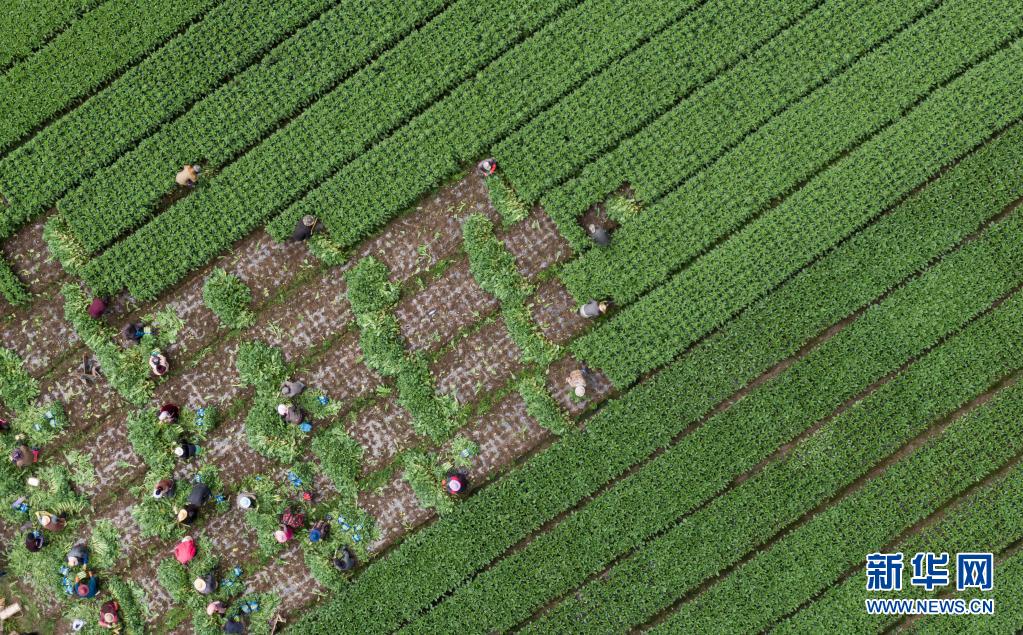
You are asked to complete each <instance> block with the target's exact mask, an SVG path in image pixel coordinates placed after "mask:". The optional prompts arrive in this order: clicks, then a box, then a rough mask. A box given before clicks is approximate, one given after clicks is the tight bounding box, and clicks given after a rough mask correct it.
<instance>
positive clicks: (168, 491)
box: [153, 478, 174, 498]
mask: <svg viewBox="0 0 1023 635" xmlns="http://www.w3.org/2000/svg"><path fill="white" fill-rule="evenodd" d="M165 496H174V481H173V480H172V479H169V478H164V479H160V480H159V481H157V482H156V487H154V488H153V498H163V497H165Z"/></svg>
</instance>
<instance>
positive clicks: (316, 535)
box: [309, 519, 330, 542]
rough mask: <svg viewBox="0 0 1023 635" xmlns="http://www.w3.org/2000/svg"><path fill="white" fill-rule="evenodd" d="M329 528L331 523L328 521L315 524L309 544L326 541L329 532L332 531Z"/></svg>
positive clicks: (310, 532) (311, 530) (310, 531)
mask: <svg viewBox="0 0 1023 635" xmlns="http://www.w3.org/2000/svg"><path fill="white" fill-rule="evenodd" d="M329 527H330V523H328V522H327V521H326V520H322V519H321V520H318V521H316V522H315V523H314V524H313V527H312V529H310V530H309V542H320V541H321V540H326V539H327V532H328V531H330V529H329Z"/></svg>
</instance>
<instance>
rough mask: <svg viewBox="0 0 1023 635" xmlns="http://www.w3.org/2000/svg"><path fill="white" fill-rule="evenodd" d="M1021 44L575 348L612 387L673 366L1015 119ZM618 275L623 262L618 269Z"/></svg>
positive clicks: (1021, 78) (1021, 79)
mask: <svg viewBox="0 0 1023 635" xmlns="http://www.w3.org/2000/svg"><path fill="white" fill-rule="evenodd" d="M1021 63H1023V41H1017V42H1016V43H1014V44H1013V45H1012V46H1011V47H1009V48H1006V49H1004V50H1002V51H1001V52H999V53H998V54H996V55H995V56H994V57H992V58H990V59H989V60H987V61H986V62H984V63H982V64H980V65H979V66H977V67H975V68H974V69H973V70H971V71H970V72H969V73H967V74H965V75H963V76H962V77H960V78H959V79H957V80H956V81H954V82H953V83H952V84H950V85H949V86H948V88H947V89H944V90H941V91H940V92H938V93H935V94H934V95H933V96H932V97H931V98H930V99H928V100H926V101H925V102H923V103H922V104H921V105H920V106H919V107H917V108H916V109H914V110H913V111H912V113H911V114H909V115H908V116H907V117H906V118H904V119H902V120H900V121H899V122H898V124H896V125H895V126H893V127H892V128H890V129H889V130H888V131H886V132H885V133H884V134H882V135H880V136H878V137H876V138H875V139H873V140H872V141H870V142H868V143H866V144H864V145H863V146H862V147H861V148H860V149H858V150H857V151H855V152H853V153H852V154H850V155H848V156H847V157H846V158H845V159H843V160H842V161H841V162H840V163H839V164H837V165H836V166H835V167H834V168H833V169H831V170H829V171H827V172H826V173H825V174H824V175H822V177H821V178H819V179H815V180H814V181H812V182H811V183H810V184H808V185H807V186H806V187H804V188H803V189H801V190H800V191H799V192H797V193H796V194H794V195H793V196H791V197H790V198H789V199H787V200H786V201H785V202H784V203H783V204H781V205H779V206H778V207H775V208H773V209H772V210H770V211H769V212H768V213H766V214H764V215H763V216H761V217H760V218H758V219H757V220H755V221H754V222H752V223H750V224H749V225H747V226H746V227H744V228H743V229H742V230H741V231H740V232H738V233H736V234H735V235H734V236H732V237H731V238H730V239H729V240H727V241H726V242H724V243H723V244H721V245H720V246H718V247H717V248H715V249H714V250H713V251H711V252H710V253H709V254H708V255H706V256H705V257H703V258H701V259H700V260H698V261H697V262H696V263H695V264H694V265H693V266H692V267H690V268H688V269H686V270H684V271H682V272H680V273H679V274H678V275H676V276H675V277H673V278H672V279H671V280H670V281H669V282H667V283H666V284H664V285H663V286H661V287H658V288H657V289H656V290H655V291H653V292H651V293H650V294H649V295H647V296H645V297H644V298H643V299H642V300H641V301H639V302H637V303H635V304H633V305H631V306H629V307H627V308H626V309H624V310H623V311H622V312H621V313H619V314H618V315H616V316H615V317H614V318H613V319H612V320H610V321H609V322H605V323H604V324H602V325H601V326H599V327H598V328H597V329H595V330H594V331H591V332H590V333H588V334H586V335H584V336H583V337H581V338H580V339H578V340H576V342H575V343H574V345H573V350H574V352H575V353H576V354H577V355H578V356H579V357H580V358H582V359H584V360H586V361H587V362H588V363H590V364H591V365H592V366H596V367H599V368H601V369H603V370H604V371H605V372H606V373H607V374H608V376H609V377H610V378H611V380H612V381H613V382H615V384H617V385H619V386H621V385H627V384H629V383H630V382H632V381H634V380H635V379H636V378H637V377H638V376H639V375H640V374H641V373H643V372H645V371H647V370H649V369H650V368H652V367H655V366H657V365H659V364H663V363H665V362H667V361H668V360H670V359H671V358H673V357H674V356H675V355H676V354H677V353H678V352H679V351H680V350H682V349H684V348H685V347H686V346H688V345H689V343H691V342H692V341H694V340H696V339H698V338H699V337H700V336H702V335H703V334H705V333H706V332H708V331H709V330H711V329H713V328H714V327H715V326H717V325H719V324H721V323H722V322H723V321H725V320H726V319H728V317H729V316H730V315H733V314H734V313H735V312H736V311H737V310H739V309H740V308H741V307H743V306H744V305H746V304H748V303H749V302H751V301H753V300H755V299H756V298H757V297H759V296H760V295H762V294H763V293H765V292H767V291H768V290H770V289H771V288H772V287H773V286H775V285H777V284H778V283H780V282H781V281H783V280H784V279H785V278H786V277H788V276H789V275H791V273H792V272H794V271H797V270H798V269H800V268H801V267H803V266H805V264H806V263H807V262H809V261H811V260H812V259H813V258H815V257H817V256H818V255H820V254H821V253H823V252H824V251H826V250H827V249H829V248H830V247H832V246H833V245H835V244H837V243H838V242H839V241H840V240H842V239H843V238H845V237H846V236H848V235H850V234H852V233H854V232H855V230H856V229H857V228H859V227H861V226H862V225H863V224H864V223H866V222H868V221H869V220H870V219H871V217H873V216H874V215H876V214H879V213H881V212H882V211H883V210H884V209H885V208H886V207H889V206H890V205H893V204H895V203H896V202H898V200H899V199H900V198H902V197H903V196H905V195H908V194H909V193H910V192H911V191H912V190H913V188H914V187H916V186H917V185H918V184H920V183H921V182H924V181H925V180H926V179H927V178H928V177H929V176H931V175H933V174H935V173H936V172H938V171H939V170H940V169H941V168H942V166H944V165H947V164H949V163H951V162H954V161H955V160H956V159H957V158H958V157H960V156H961V155H963V154H965V153H966V152H967V151H969V150H970V149H971V148H973V147H975V146H976V145H978V144H979V143H981V142H982V141H984V139H986V138H987V137H989V136H990V135H991V134H992V133H993V132H995V131H997V130H999V129H1001V128H1003V127H1005V126H1007V125H1009V124H1010V123H1012V122H1013V120H1015V119H1018V118H1019V117H1020V116H1021V115H1023V104H1021V103H1020V101H1019V100H1018V99H1017V98H1016V97H1017V96H1018V95H1019V94H1020V93H1021V91H1023V75H1021V74H1020V73H1018V72H1017V71H1018V69H1019V67H1020V64H1021ZM622 265H623V267H624V266H625V263H622Z"/></svg>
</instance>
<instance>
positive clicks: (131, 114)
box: [0, 0, 334, 237]
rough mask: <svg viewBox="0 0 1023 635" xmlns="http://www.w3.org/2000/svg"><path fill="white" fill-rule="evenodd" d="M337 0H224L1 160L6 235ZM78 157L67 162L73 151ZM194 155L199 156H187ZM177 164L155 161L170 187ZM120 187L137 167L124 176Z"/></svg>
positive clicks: (2, 232) (0, 231)
mask: <svg viewBox="0 0 1023 635" xmlns="http://www.w3.org/2000/svg"><path fill="white" fill-rule="evenodd" d="M333 2H334V0H315V1H313V2H301V1H300V0H283V1H279V2H274V1H271V0H257V1H255V2H253V1H245V0H224V2H223V4H221V5H220V6H218V7H216V8H215V9H213V10H212V11H210V12H209V13H208V14H207V15H206V16H205V19H204V20H203V21H202V22H200V23H199V24H197V25H195V26H193V27H192V28H190V29H188V30H187V31H186V32H185V33H183V34H181V35H180V36H178V37H176V38H174V39H173V40H171V41H170V42H169V43H168V44H167V45H166V46H164V47H162V48H161V49H160V50H158V51H156V52H154V53H153V54H152V55H150V56H149V57H147V58H146V59H145V60H143V61H142V62H140V63H139V64H138V65H137V66H135V67H134V68H132V69H130V70H129V71H127V72H126V73H124V74H123V75H122V76H121V77H119V78H118V79H117V80H116V81H114V82H113V83H112V84H110V85H109V86H107V87H106V88H105V89H104V90H102V91H100V92H99V93H97V94H96V95H94V96H93V97H92V98H91V99H89V100H88V101H86V102H85V103H84V104H82V105H81V106H79V107H78V108H76V109H75V110H74V111H72V112H70V113H68V114H67V115H66V116H64V117H62V118H61V119H60V120H58V121H56V122H54V123H53V124H52V125H50V126H48V127H47V128H45V129H44V130H42V131H41V132H40V133H39V134H38V135H36V136H35V137H34V138H33V139H32V140H30V141H29V142H28V143H26V144H24V145H23V146H21V147H19V148H18V149H17V150H15V151H14V152H12V153H10V154H9V155H8V156H7V157H5V158H4V159H3V160H0V191H2V192H3V194H4V196H6V197H7V200H8V202H9V204H10V206H9V207H8V208H6V209H0V237H7V236H8V235H10V234H11V233H12V232H14V231H15V230H16V229H18V228H19V227H20V226H21V225H22V224H24V223H26V222H28V221H30V220H32V219H33V218H35V217H36V216H37V215H39V214H41V213H42V212H43V211H45V210H46V209H48V208H49V207H50V206H52V205H53V203H54V202H55V201H56V200H57V198H58V197H59V196H61V195H62V194H63V193H64V192H66V191H67V190H68V189H69V188H71V187H72V186H74V185H75V184H77V183H78V182H79V181H80V180H81V179H82V178H83V177H85V176H86V175H88V174H90V173H91V172H92V171H93V170H96V169H97V168H99V167H101V166H103V165H105V164H107V163H109V162H110V161H112V160H114V159H115V158H116V157H117V156H118V155H119V154H120V153H121V152H124V151H125V150H127V149H128V148H130V147H131V146H132V144H134V143H136V142H137V141H138V140H139V139H141V138H143V137H145V136H146V135H147V134H150V133H151V132H153V130H155V129H156V128H157V127H158V126H159V125H160V124H161V123H162V122H165V121H167V120H168V119H170V118H172V117H174V116H176V115H178V114H180V113H181V112H184V111H185V110H186V109H187V108H189V107H190V106H191V105H192V104H193V103H195V102H196V101H198V100H200V99H202V98H203V96H205V95H206V93H208V92H209V91H210V90H213V89H214V88H216V87H217V86H218V85H219V84H220V83H221V82H223V81H225V80H226V79H228V78H230V77H231V76H232V75H233V74H234V73H237V72H239V71H240V70H242V69H243V68H245V67H246V66H247V65H248V64H250V63H251V62H252V61H253V60H255V59H256V58H257V57H259V56H260V55H262V54H263V53H265V52H266V50H267V49H269V48H270V47H272V46H274V45H275V44H276V43H277V42H279V41H280V40H282V39H284V38H285V37H286V36H287V35H288V34H289V33H291V32H292V31H294V30H295V29H296V28H299V27H301V26H302V25H303V24H304V23H305V22H308V21H309V20H311V19H312V18H314V17H315V16H316V15H317V14H318V13H319V12H321V11H323V10H324V9H325V8H327V7H329V6H330V5H331V4H333ZM69 156H73V157H75V160H74V161H68V160H67V159H68V157H69ZM188 158H189V159H194V158H197V157H193V156H189V157H188ZM180 167H181V165H180V164H178V165H176V166H175V165H166V164H165V165H158V166H150V169H155V170H158V171H161V174H163V175H164V177H165V179H166V180H165V183H166V184H167V187H165V190H167V189H170V187H169V186H170V185H171V184H173V183H174V180H173V179H174V173H175V171H176V170H177V169H179V168H180ZM119 177H120V180H119V181H118V182H116V183H115V184H113V185H112V186H111V187H113V188H114V189H120V188H123V187H124V186H125V184H124V181H125V180H128V179H131V173H121V174H119Z"/></svg>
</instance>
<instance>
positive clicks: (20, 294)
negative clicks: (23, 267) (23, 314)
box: [0, 256, 32, 306]
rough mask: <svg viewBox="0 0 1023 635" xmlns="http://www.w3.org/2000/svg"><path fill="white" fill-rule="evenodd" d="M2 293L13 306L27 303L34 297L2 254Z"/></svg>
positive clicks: (0, 289) (0, 272)
mask: <svg viewBox="0 0 1023 635" xmlns="http://www.w3.org/2000/svg"><path fill="white" fill-rule="evenodd" d="M0 295H2V296H3V297H4V299H6V300H7V302H9V303H10V304H11V305H12V306H19V305H22V304H27V303H28V302H29V300H31V299H32V297H31V296H30V295H29V293H28V290H27V289H25V285H23V284H22V283H21V280H19V279H18V274H16V273H14V270H13V269H11V266H10V265H9V264H7V260H6V259H5V258H4V257H3V256H0Z"/></svg>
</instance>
